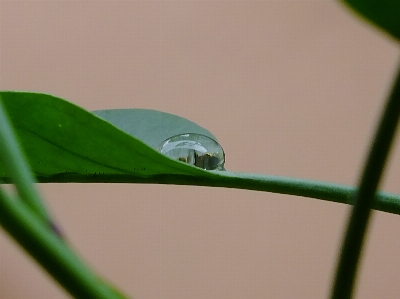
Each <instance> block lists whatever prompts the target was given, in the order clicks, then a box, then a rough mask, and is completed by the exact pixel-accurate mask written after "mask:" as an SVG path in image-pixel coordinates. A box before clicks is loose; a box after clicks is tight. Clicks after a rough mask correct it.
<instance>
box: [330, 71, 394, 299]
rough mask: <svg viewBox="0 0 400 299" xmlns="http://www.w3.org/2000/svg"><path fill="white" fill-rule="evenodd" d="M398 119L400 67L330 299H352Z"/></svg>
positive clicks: (357, 198)
mask: <svg viewBox="0 0 400 299" xmlns="http://www.w3.org/2000/svg"><path fill="white" fill-rule="evenodd" d="M399 116H400V67H399V69H398V74H397V77H396V80H395V83H394V85H393V88H392V92H391V94H390V96H389V98H388V100H387V103H386V106H385V108H384V110H383V113H382V116H381V120H380V123H379V125H378V128H377V131H376V133H375V138H374V139H373V142H372V145H371V147H370V148H371V149H370V152H369V154H368V157H367V160H366V162H365V166H364V169H363V172H362V175H361V179H360V183H359V188H358V190H357V192H356V194H355V200H354V202H355V205H354V208H353V209H352V212H351V216H350V219H349V223H348V226H347V231H346V235H345V238H344V241H343V246H342V251H341V254H340V260H339V263H338V268H337V271H336V278H335V281H334V286H333V291H332V297H331V298H332V299H347V298H351V295H352V292H353V287H354V281H355V278H356V274H357V268H358V261H359V259H360V254H361V251H362V245H363V243H364V240H365V235H366V232H367V227H368V221H369V218H370V214H371V208H372V207H373V203H374V198H375V193H376V190H377V188H378V185H379V182H380V179H381V175H382V172H383V169H384V166H385V162H386V158H387V156H388V154H389V150H390V147H391V144H392V141H393V138H394V135H395V131H396V127H397V123H398V120H399Z"/></svg>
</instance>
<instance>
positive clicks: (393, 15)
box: [342, 0, 400, 40]
mask: <svg viewBox="0 0 400 299" xmlns="http://www.w3.org/2000/svg"><path fill="white" fill-rule="evenodd" d="M342 1H343V2H344V3H345V4H347V5H348V6H349V7H351V8H352V9H353V10H355V11H356V12H358V13H359V14H360V15H361V16H362V17H364V18H365V19H367V20H368V21H370V22H372V23H373V24H375V25H377V26H378V27H380V28H381V29H383V30H385V31H386V32H388V33H389V34H391V35H392V36H394V37H395V38H397V39H398V40H400V2H399V0H382V1H379V0H342Z"/></svg>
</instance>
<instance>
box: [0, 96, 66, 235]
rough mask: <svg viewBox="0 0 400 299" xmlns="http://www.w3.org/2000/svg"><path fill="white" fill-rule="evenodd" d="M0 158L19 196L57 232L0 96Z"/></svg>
mask: <svg viewBox="0 0 400 299" xmlns="http://www.w3.org/2000/svg"><path fill="white" fill-rule="evenodd" d="M0 160H1V161H2V162H3V164H4V165H5V167H6V169H7V171H8V173H9V175H10V177H11V179H12V181H13V182H14V184H15V186H16V189H17V191H18V194H19V197H20V198H21V199H22V200H23V201H24V202H25V203H26V204H27V205H28V206H29V207H30V208H31V209H32V211H33V212H35V213H36V214H37V215H38V217H39V218H40V219H42V220H43V221H44V222H46V223H47V224H48V225H49V226H50V227H51V228H52V229H53V230H55V231H56V232H57V233H59V231H58V230H57V229H56V226H55V224H54V223H53V222H52V220H51V218H50V215H49V213H48V211H47V209H46V207H45V205H44V204H43V202H42V199H41V197H40V195H39V193H38V191H37V190H36V188H35V187H34V186H33V183H34V182H35V181H34V179H33V176H32V174H31V172H30V170H29V168H28V167H27V164H26V159H25V157H24V156H23V154H22V151H21V149H20V147H19V144H18V142H17V139H16V135H15V134H14V132H13V130H12V127H11V124H10V122H9V120H8V117H7V115H6V113H5V110H4V109H3V105H2V101H1V96H0Z"/></svg>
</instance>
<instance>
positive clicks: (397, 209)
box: [0, 91, 400, 214]
mask: <svg viewBox="0 0 400 299" xmlns="http://www.w3.org/2000/svg"><path fill="white" fill-rule="evenodd" d="M1 98H2V102H3V105H4V107H5V110H6V111H7V113H8V115H9V117H10V120H11V122H12V124H13V126H14V129H15V131H16V133H17V136H18V138H19V141H20V144H21V146H22V148H23V150H24V152H25V154H26V156H27V158H28V161H29V163H30V166H31V169H32V171H33V172H34V174H35V176H36V179H37V180H38V181H39V182H52V183H65V182H81V183H90V182H97V183H149V184H176V185H197V186H210V187H225V188H237V189H248V190H258V191H267V192H275V193H282V194H292V195H298V196H305V197H313V198H318V199H322V200H328V201H334V202H340V203H347V204H352V198H353V197H352V196H353V194H354V192H355V188H354V187H351V186H344V185H338V184H332V183H326V182H319V181H309V180H303V179H296V178H287V177H278V176H271V175H261V174H250V173H238V172H229V171H206V170H203V169H200V168H198V167H194V166H191V165H188V164H185V163H183V162H179V161H175V160H172V159H170V158H168V157H166V156H164V155H162V154H161V153H159V152H157V151H156V150H155V148H156V147H157V146H158V145H159V144H160V143H161V142H162V141H164V140H165V139H166V138H168V137H171V135H175V134H180V133H187V132H195V133H200V134H204V135H207V136H209V137H212V138H213V139H216V138H215V137H214V136H213V135H212V133H210V132H209V131H207V130H206V129H204V128H202V127H201V126H199V125H196V124H195V123H193V122H191V121H189V120H187V119H184V118H182V117H178V116H175V115H171V114H168V113H164V112H160V111H154V110H146V109H118V110H100V111H95V112H94V113H90V112H89V111H86V110H85V109H83V108H81V107H78V106H76V105H74V104H72V103H69V102H67V101H65V100H63V99H60V98H57V97H54V96H51V95H47V94H40V93H29V92H8V91H7V92H1ZM111 122H112V123H111ZM228 155H229V154H228ZM1 181H3V182H10V178H9V176H8V174H7V173H6V171H5V168H4V167H3V166H2V165H1V164H0V182H1ZM374 208H375V209H379V210H381V211H386V212H390V213H396V214H400V196H399V195H396V194H389V193H384V192H380V193H378V195H377V200H376V202H375V203H374Z"/></svg>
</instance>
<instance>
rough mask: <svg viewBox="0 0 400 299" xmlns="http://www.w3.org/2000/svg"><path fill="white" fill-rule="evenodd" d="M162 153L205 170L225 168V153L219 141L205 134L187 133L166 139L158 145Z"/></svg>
mask: <svg viewBox="0 0 400 299" xmlns="http://www.w3.org/2000/svg"><path fill="white" fill-rule="evenodd" d="M158 151H159V152H161V153H162V154H164V155H166V156H168V157H170V158H172V159H175V160H178V161H181V162H184V163H187V164H191V165H194V166H197V167H200V168H203V169H205V170H225V169H224V163H225V153H224V150H223V149H222V147H221V146H220V145H219V143H218V142H217V141H215V140H214V139H211V138H210V137H207V136H205V135H201V134H196V133H186V134H181V135H175V136H172V137H170V138H168V139H167V140H165V141H164V142H163V143H161V145H160V146H159V147H158Z"/></svg>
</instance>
